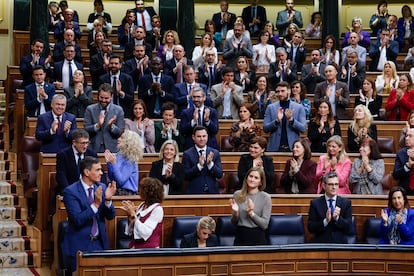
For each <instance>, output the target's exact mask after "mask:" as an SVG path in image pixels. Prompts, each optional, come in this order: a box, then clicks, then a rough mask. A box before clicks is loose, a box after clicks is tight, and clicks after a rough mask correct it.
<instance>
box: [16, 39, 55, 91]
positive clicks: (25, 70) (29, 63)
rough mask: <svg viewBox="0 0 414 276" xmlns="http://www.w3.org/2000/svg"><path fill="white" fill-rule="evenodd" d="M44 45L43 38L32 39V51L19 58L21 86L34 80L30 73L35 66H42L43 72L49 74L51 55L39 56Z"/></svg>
mask: <svg viewBox="0 0 414 276" xmlns="http://www.w3.org/2000/svg"><path fill="white" fill-rule="evenodd" d="M44 46H45V42H44V41H43V40H41V39H35V40H33V42H32V45H31V46H30V48H31V51H32V53H31V54H30V55H27V56H23V57H22V59H21V60H20V73H21V74H22V77H23V83H22V87H25V86H26V85H29V84H31V83H33V82H34V79H33V77H32V75H33V68H34V67H35V66H38V65H41V66H43V68H44V70H45V72H46V73H47V74H48V75H50V61H51V59H52V57H51V56H50V55H49V56H48V57H46V58H45V57H43V56H41V55H42V53H43V49H44Z"/></svg>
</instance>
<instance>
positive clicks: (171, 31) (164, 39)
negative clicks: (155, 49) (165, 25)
mask: <svg viewBox="0 0 414 276" xmlns="http://www.w3.org/2000/svg"><path fill="white" fill-rule="evenodd" d="M169 33H172V35H173V37H174V42H173V44H174V45H177V44H180V38H179V37H178V33H177V32H176V31H174V30H167V31H166V32H165V33H164V37H163V38H162V44H165V43H166V40H167V35H168V34H169Z"/></svg>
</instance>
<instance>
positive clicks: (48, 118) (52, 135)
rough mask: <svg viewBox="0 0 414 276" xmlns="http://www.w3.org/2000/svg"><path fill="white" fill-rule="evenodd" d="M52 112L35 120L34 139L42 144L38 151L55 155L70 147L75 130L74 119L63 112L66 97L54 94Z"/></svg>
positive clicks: (73, 116)
mask: <svg viewBox="0 0 414 276" xmlns="http://www.w3.org/2000/svg"><path fill="white" fill-rule="evenodd" d="M51 106H52V110H51V111H48V112H46V113H43V114H41V115H40V116H39V117H38V118H37V125H36V135H35V136H36V139H37V140H38V141H41V142H42V146H41V148H40V151H41V152H43V153H57V152H59V151H61V150H62V149H65V148H67V147H69V146H70V141H72V131H73V130H74V129H76V117H75V115H72V114H70V113H67V112H65V108H66V97H65V96H64V95H63V94H56V95H54V96H53V98H52V103H51Z"/></svg>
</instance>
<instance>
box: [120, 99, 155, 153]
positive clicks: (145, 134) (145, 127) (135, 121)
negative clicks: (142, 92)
mask: <svg viewBox="0 0 414 276" xmlns="http://www.w3.org/2000/svg"><path fill="white" fill-rule="evenodd" d="M125 129H128V130H131V131H134V132H136V133H137V134H138V135H139V138H140V140H141V141H142V146H143V147H144V152H146V153H152V152H155V148H154V142H155V135H154V131H155V130H154V121H153V120H151V119H150V118H148V111H147V106H146V105H145V102H144V101H143V100H141V99H138V100H137V101H135V102H134V103H133V104H132V115H131V118H126V119H125Z"/></svg>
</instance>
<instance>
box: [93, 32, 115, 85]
mask: <svg viewBox="0 0 414 276" xmlns="http://www.w3.org/2000/svg"><path fill="white" fill-rule="evenodd" d="M111 55H112V42H111V41H110V40H109V39H104V40H103V41H102V43H101V51H100V52H98V53H97V54H96V55H94V56H92V57H91V64H90V71H91V77H92V89H93V90H98V88H99V83H100V80H99V78H100V77H101V76H103V75H105V74H106V73H108V72H109V57H110V56H111Z"/></svg>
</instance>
